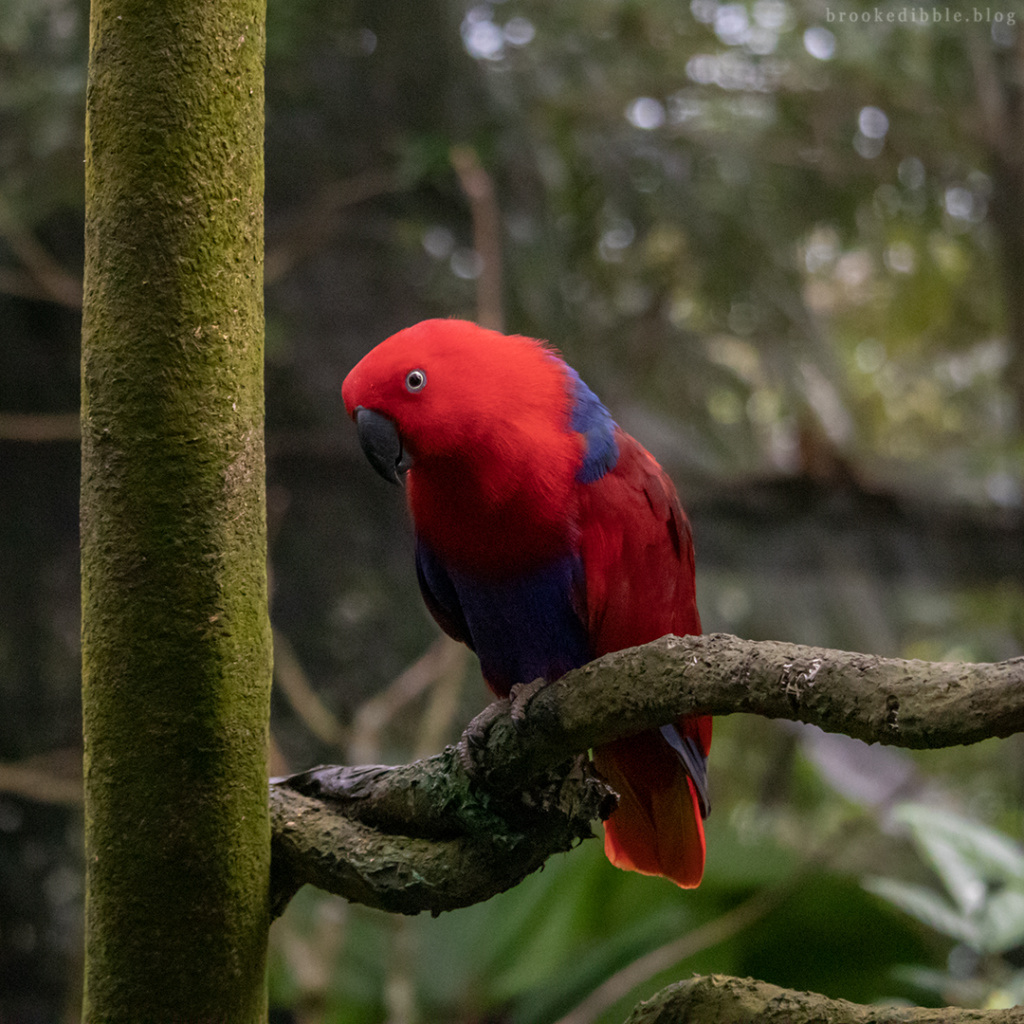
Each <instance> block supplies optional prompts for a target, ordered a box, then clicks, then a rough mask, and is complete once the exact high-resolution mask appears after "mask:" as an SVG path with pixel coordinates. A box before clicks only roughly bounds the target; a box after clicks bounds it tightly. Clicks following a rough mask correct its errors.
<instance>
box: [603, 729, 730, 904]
mask: <svg viewBox="0 0 1024 1024" xmlns="http://www.w3.org/2000/svg"><path fill="white" fill-rule="evenodd" d="M669 731H671V733H670V734H669V735H666V733H669ZM666 740H667V742H666ZM710 743H711V719H710V718H704V717H701V718H681V719H680V720H679V724H678V726H666V727H665V728H664V729H662V730H657V729H653V730H651V731H649V732H643V733H640V734H639V735H637V736H628V737H626V738H625V739H620V740H615V741H613V742H612V743H609V744H607V745H605V746H602V747H598V748H597V749H596V750H595V751H594V765H595V767H596V768H597V770H598V771H599V772H600V773H601V775H602V776H604V778H605V779H606V780H607V781H608V782H609V784H610V785H611V786H612V788H613V789H614V790H616V792H618V794H619V806H618V808H616V810H615V813H614V814H612V816H611V817H610V818H609V819H608V820H607V821H606V822H605V823H604V851H605V855H606V856H607V857H608V859H609V860H610V861H611V862H612V863H613V864H614V865H615V866H616V867H619V868H623V869H624V870H626V871H639V872H640V873H641V874H644V875H662V876H664V877H665V878H670V879H672V881H673V882H675V883H676V885H678V886H681V887H682V888H684V889H693V888H696V887H697V886H698V885H700V880H701V877H702V875H703V874H704V825H703V820H702V819H703V818H704V817H706V816H707V813H708V800H707V775H706V772H705V771H704V764H705V761H706V758H707V751H708V747H709V746H710Z"/></svg>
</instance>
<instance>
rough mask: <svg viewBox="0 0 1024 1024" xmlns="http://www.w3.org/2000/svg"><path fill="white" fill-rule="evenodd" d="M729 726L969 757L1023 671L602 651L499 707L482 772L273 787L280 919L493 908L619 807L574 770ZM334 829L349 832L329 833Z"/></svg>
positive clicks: (371, 773) (724, 645) (811, 656)
mask: <svg viewBox="0 0 1024 1024" xmlns="http://www.w3.org/2000/svg"><path fill="white" fill-rule="evenodd" d="M736 712H747V713H751V714H759V715H763V716H765V717H768V718H786V719H791V720H793V721H801V722H809V723H812V724H814V725H818V726H820V727H821V728H823V729H825V730H827V731H830V732H840V733H845V734H847V735H849V736H854V737H856V738H859V739H862V740H865V741H867V742H880V743H889V744H895V745H899V746H905V747H917V748H923V747H929V748H930V747H946V746H954V745H958V744H961V743H973V742H977V741H979V740H982V739H986V738H989V737H993V736H1009V735H1011V734H1012V733H1015V732H1019V731H1021V730H1022V729H1024V658H1017V659H1013V660H1011V661H1005V662H999V663H995V664H988V665H971V664H959V663H931V662H922V661H905V660H901V659H893V658H878V657H874V656H871V655H865V654H855V653H848V652H844V651H835V650H829V649H826V648H819V647H805V646H801V645H798V644H785V643H776V642H766V641H751V640H741V639H739V638H737V637H734V636H728V635H726V634H710V635H707V636H696V637H672V636H669V637H663V638H662V639H660V640H657V641H655V642H654V643H651V644H647V645H645V646H643V647H636V648H631V649H629V650H626V651H619V652H616V653H614V654H609V655H606V656H605V657H603V658H600V659H599V660H597V661H594V662H592V663H591V664H589V665H586V666H584V667H583V668H581V669H577V670H576V671H573V672H570V673H568V674H567V675H565V676H564V677H563V678H562V679H560V680H559V681H558V682H555V683H552V684H551V685H549V686H543V687H536V686H534V687H528V688H526V689H525V690H524V691H522V692H521V693H520V694H519V696H518V697H517V699H516V700H515V702H514V703H513V704H509V702H507V701H499V702H497V703H496V704H493V705H491V707H490V708H489V709H487V711H485V712H484V713H483V714H482V715H481V716H480V717H479V718H478V719H477V721H476V722H475V723H473V724H472V725H471V726H470V729H469V730H468V731H467V734H468V735H469V736H471V737H473V739H474V744H473V745H470V746H468V747H467V748H466V750H468V751H469V752H470V753H471V754H472V757H471V758H467V757H466V756H460V753H459V752H458V751H456V750H454V749H453V748H449V749H447V750H446V751H444V752H443V753H442V754H439V755H436V756H435V757H431V758H426V759H424V760H422V761H417V762H415V763H413V764H409V765H402V766H397V767H391V768H384V767H381V766H371V767H366V768H342V767H323V768H318V769H314V770H313V771H310V772H306V773H303V774H302V775H298V776H293V777H292V778H290V779H286V780H282V781H281V782H280V783H279V784H277V785H275V786H274V787H272V797H271V813H272V819H273V827H274V836H275V851H274V856H275V887H274V898H275V909H276V910H277V911H279V910H280V909H282V908H283V906H284V904H286V903H287V900H288V899H289V898H290V896H291V895H292V893H293V892H294V891H295V889H296V888H298V886H299V885H301V884H303V883H304V882H307V881H308V882H312V883H313V884H316V885H318V886H320V887H321V888H325V889H328V890H329V891H332V892H336V893H339V894H340V895H344V896H346V897H347V898H349V899H354V900H356V901H358V902H366V903H370V904H371V905H373V906H379V907H383V908H385V909H389V910H399V911H402V912H406V913H416V912H418V911H420V910H423V909H429V910H431V911H432V912H434V913H437V912H439V911H441V910H447V909H452V908H454V907H461V906H466V905H468V904H469V903H473V902H477V901H478V900H480V899H486V898H487V897H488V896H490V895H493V894H494V893H496V892H499V891H501V890H502V889H504V888H509V887H510V886H511V885H514V884H516V883H517V882H518V881H519V880H520V879H521V878H522V877H524V876H525V875H526V874H528V873H529V871H532V870H534V868H536V867H539V866H540V864H542V863H543V861H544V859H545V857H546V856H548V855H549V854H550V853H553V852H556V851H558V850H564V849H567V848H568V847H569V846H571V845H572V843H573V842H574V841H575V840H576V839H577V838H578V837H580V836H583V835H586V834H588V833H589V831H590V829H589V825H588V824H587V822H588V820H589V819H593V818H597V817H603V816H606V815H607V814H608V813H610V811H611V810H612V809H613V807H614V796H610V795H609V793H608V791H607V790H606V788H605V787H604V786H603V784H601V783H600V781H599V780H597V779H595V778H593V777H592V776H591V775H590V774H589V773H588V771H587V770H586V768H585V767H584V766H581V763H580V762H579V761H575V762H567V760H566V759H567V758H570V757H573V756H575V755H583V754H585V752H586V751H587V750H588V749H590V748H591V747H594V746H598V745H600V744H602V743H606V742H608V741H610V740H612V739H616V738H618V737H620V736H625V735H629V734H631V733H636V732H640V731H643V730H645V729H650V728H652V727H656V726H658V725H661V724H664V723H666V722H670V721H673V720H674V719H675V718H676V717H677V716H678V715H680V714H711V715H719V716H721V715H728V714H733V713H736ZM464 753H465V751H463V754H464ZM467 765H468V766H469V770H467ZM588 816H589V817H588ZM339 817H340V818H341V819H344V822H345V825H344V828H345V830H346V831H344V832H342V831H337V832H332V831H331V830H332V829H334V828H335V825H336V823H337V819H338V818H339ZM353 823H358V825H359V826H360V829H359V830H356V829H354V828H352V829H351V830H350V826H352V825H353ZM337 828H338V829H339V830H340V829H341V828H342V826H341V824H337ZM371 839H372V840H373V842H371ZM438 843H442V844H455V845H454V846H448V847H445V849H446V850H448V852H449V854H450V855H451V856H452V857H453V863H457V864H458V865H459V866H458V868H457V870H455V871H454V872H445V871H442V870H439V867H438V865H439V864H440V865H441V867H443V866H444V861H445V858H444V856H440V857H439V854H438V850H439V848H438V847H437V846H436V845H430V844H438ZM374 844H376V845H374ZM424 844H427V845H424ZM438 857H439V859H438ZM381 879H384V880H385V881H386V884H384V885H381V884H380V880H381ZM399 879H412V880H413V882H412V883H410V884H406V883H405V882H404V881H396V880H399Z"/></svg>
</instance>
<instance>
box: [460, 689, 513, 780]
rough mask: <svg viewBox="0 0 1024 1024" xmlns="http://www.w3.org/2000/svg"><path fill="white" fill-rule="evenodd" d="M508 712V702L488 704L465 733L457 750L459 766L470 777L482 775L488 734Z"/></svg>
mask: <svg viewBox="0 0 1024 1024" xmlns="http://www.w3.org/2000/svg"><path fill="white" fill-rule="evenodd" d="M507 711H508V701H507V700H496V701H494V703H493V704H488V705H487V707H485V708H484V709H483V711H481V712H480V714H478V715H477V716H476V718H474V719H473V720H472V721H471V722H470V723H469V725H467V726H466V728H465V730H464V731H463V733H462V737H461V738H460V739H459V742H458V745H457V746H456V748H455V749H456V752H457V753H458V756H459V764H461V765H462V767H463V769H465V772H466V774H467V775H469V776H470V777H474V776H476V775H478V774H479V773H480V763H479V761H480V753H481V751H483V750H484V749H485V748H486V746H487V734H488V733H489V732H490V731H491V726H492V725H493V724H494V723H495V722H496V721H497V720H498V719H499V718H501V717H502V716H503V715H504V714H505V713H506V712H507Z"/></svg>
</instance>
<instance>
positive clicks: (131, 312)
mask: <svg viewBox="0 0 1024 1024" xmlns="http://www.w3.org/2000/svg"><path fill="white" fill-rule="evenodd" d="M264 16H265V13H264V9H263V4H262V3H259V2H251V0H241V2H238V0H232V2H226V3H219V4H208V3H203V2H194V0H190V2H186V3H181V2H176V3H168V2H158V3H152V2H149V0H147V2H141V0H133V2H129V3H127V4H126V3H123V2H119V3H118V4H116V5H115V4H113V3H110V2H109V0H97V2H94V3H93V5H92V22H91V52H90V76H89V92H88V102H87V107H88V110H87V153H86V189H87V214H86V217H87V224H86V278H85V309H84V318H83V355H82V366H83V374H82V435H83V448H82V598H83V699H84V714H85V739H86V800H87V803H86V816H87V822H86V844H87V856H88V872H89V874H88V896H87V937H86V941H87V1004H86V1010H85V1016H86V1019H88V1020H97V1021H98V1020H102V1021H119V1020H125V1021H127V1020H133V1021H138V1020H147V1021H161V1020H168V1021H169V1020H194V1021H199V1020H232V1021H240V1022H244V1021H249V1020H253V1021H255V1020H260V1019H262V1018H263V1017H264V1014H265V1011H264V1000H265V997H264V994H263V970H264V968H263V965H264V958H265V945H266V931H267V884H268V877H269V850H270V846H269V824H268V818H267V807H266V792H267V791H266V771H267V770H266V745H267V721H268V715H269V688H270V630H269V623H268V617H267V588H266V556H265V548H266V540H265V507H264V462H263V427H262V422H263V380H262V365H263V343H262V330H263V304H262V246H263V214H262V192H263V155H262V139H263V53H264V45H265V43H264V29H263V26H264Z"/></svg>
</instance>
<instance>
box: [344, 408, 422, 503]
mask: <svg viewBox="0 0 1024 1024" xmlns="http://www.w3.org/2000/svg"><path fill="white" fill-rule="evenodd" d="M356 430H357V431H358V433H359V443H360V444H361V445H362V446H363V451H364V452H366V457H367V458H368V459H369V460H370V465H371V466H373V468H374V469H375V470H377V472H378V473H380V475H381V476H382V477H384V479H385V480H390V481H391V483H393V484H400V483H401V482H402V477H403V476H404V475H405V472H406V470H408V468H409V467H410V466H411V465H412V459H411V458H410V457H409V454H408V452H406V451H403V449H402V437H401V435H400V434H399V433H398V427H397V426H395V423H394V421H393V420H389V419H388V418H387V416H384V415H382V414H381V413H379V412H374V410H373V409H364V408H363V407H362V406H359V407H358V408H357V409H356Z"/></svg>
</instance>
